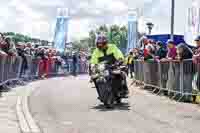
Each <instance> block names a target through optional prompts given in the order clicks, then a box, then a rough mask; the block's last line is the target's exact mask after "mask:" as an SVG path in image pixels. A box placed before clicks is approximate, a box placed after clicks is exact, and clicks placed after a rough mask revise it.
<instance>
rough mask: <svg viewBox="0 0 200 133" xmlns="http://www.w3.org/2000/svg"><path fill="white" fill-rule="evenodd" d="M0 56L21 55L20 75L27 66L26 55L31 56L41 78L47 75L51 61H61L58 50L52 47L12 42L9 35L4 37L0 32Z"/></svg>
mask: <svg viewBox="0 0 200 133" xmlns="http://www.w3.org/2000/svg"><path fill="white" fill-rule="evenodd" d="M0 56H6V57H21V59H22V66H21V71H20V75H21V76H22V75H24V74H25V73H26V70H27V69H28V67H29V64H28V58H27V57H31V59H32V60H35V61H36V63H37V64H39V65H38V66H39V67H38V69H39V76H40V77H42V78H45V77H47V75H48V73H49V72H50V69H53V68H51V66H52V64H53V63H55V64H57V66H59V65H60V64H61V63H62V62H63V60H62V58H60V54H59V52H57V51H56V50H55V49H53V48H49V47H42V46H39V45H34V44H32V43H29V42H28V43H24V42H19V43H14V42H13V41H12V39H11V38H10V37H5V36H4V35H3V34H2V33H0ZM55 69H57V67H56V68H55Z"/></svg>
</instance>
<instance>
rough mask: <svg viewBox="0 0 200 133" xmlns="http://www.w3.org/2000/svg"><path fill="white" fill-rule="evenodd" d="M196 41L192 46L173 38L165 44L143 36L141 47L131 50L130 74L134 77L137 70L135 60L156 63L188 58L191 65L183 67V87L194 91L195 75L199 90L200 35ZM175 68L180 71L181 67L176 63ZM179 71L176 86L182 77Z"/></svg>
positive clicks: (176, 75)
mask: <svg viewBox="0 0 200 133" xmlns="http://www.w3.org/2000/svg"><path fill="white" fill-rule="evenodd" d="M194 42H195V43H196V47H191V46H189V45H187V44H186V43H180V44H175V42H174V41H173V40H171V39H169V40H168V41H167V42H166V44H164V43H163V42H161V41H157V42H156V41H154V40H152V39H148V38H147V37H143V38H142V39H141V42H140V45H139V47H138V48H135V49H133V50H131V51H130V52H129V55H128V56H127V59H126V64H127V65H128V67H129V74H130V76H131V78H133V73H134V71H136V70H135V68H134V66H135V65H134V61H135V60H140V61H142V62H149V61H151V62H152V61H153V62H154V64H155V62H160V63H166V62H176V63H179V62H182V61H183V60H184V61H186V60H188V62H187V65H188V66H189V67H188V66H184V68H183V74H184V81H183V88H187V89H190V90H191V91H192V89H193V88H192V82H193V80H194V77H196V87H197V89H198V90H200V71H199V70H200V69H199V67H198V66H199V63H200V36H197V37H196V39H195V40H194ZM185 64H186V63H185ZM148 67H150V66H148ZM145 69H147V68H145ZM173 69H174V72H175V71H177V72H178V71H180V68H179V67H177V66H176V65H174V66H173ZM178 69H179V70H178ZM194 69H195V70H194ZM150 71H153V70H150ZM177 72H175V78H174V79H175V81H174V82H176V83H174V84H175V88H176V87H177V86H178V85H179V84H178V83H179V82H178V81H177V80H178V78H180V75H179V74H177ZM166 73H168V71H166ZM154 77H155V76H154ZM151 78H152V77H151ZM171 84H173V83H171ZM179 87H180V86H179ZM179 87H177V88H179ZM188 93H191V92H188Z"/></svg>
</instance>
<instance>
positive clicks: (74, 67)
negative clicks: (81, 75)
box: [73, 63, 77, 76]
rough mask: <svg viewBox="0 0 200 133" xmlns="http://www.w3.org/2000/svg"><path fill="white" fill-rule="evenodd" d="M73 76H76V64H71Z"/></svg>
mask: <svg viewBox="0 0 200 133" xmlns="http://www.w3.org/2000/svg"><path fill="white" fill-rule="evenodd" d="M73 75H74V76H76V75H77V63H73Z"/></svg>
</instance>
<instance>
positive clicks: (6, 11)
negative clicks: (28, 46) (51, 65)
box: [0, 0, 192, 40]
mask: <svg viewBox="0 0 200 133" xmlns="http://www.w3.org/2000/svg"><path fill="white" fill-rule="evenodd" d="M170 1H171V0H0V31H1V32H8V31H13V32H19V33H23V34H27V35H31V36H33V37H40V38H41V39H47V40H52V38H53V35H54V30H55V22H56V12H57V8H59V7H66V8H68V7H69V8H70V9H71V15H72V16H71V19H70V23H69V33H70V39H73V38H80V37H83V36H87V32H88V31H89V30H90V29H93V28H94V27H95V26H97V25H100V24H126V23H127V12H128V9H129V8H135V7H138V8H142V9H143V11H144V12H143V15H144V18H145V19H148V20H151V21H152V22H153V23H154V24H155V28H154V30H153V33H169V29H170ZM175 1H176V15H175V33H177V34H184V31H185V23H186V10H187V8H188V7H189V6H191V1H192V0H175ZM140 28H141V27H140Z"/></svg>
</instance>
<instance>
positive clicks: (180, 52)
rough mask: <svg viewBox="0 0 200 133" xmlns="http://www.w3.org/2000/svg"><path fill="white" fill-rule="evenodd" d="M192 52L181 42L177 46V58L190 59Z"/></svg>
mask: <svg viewBox="0 0 200 133" xmlns="http://www.w3.org/2000/svg"><path fill="white" fill-rule="evenodd" d="M192 56H193V52H192V50H191V49H190V48H189V47H188V46H187V45H186V44H184V43H181V44H179V45H178V46H177V59H178V60H184V59H192Z"/></svg>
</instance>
